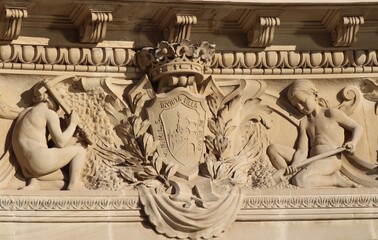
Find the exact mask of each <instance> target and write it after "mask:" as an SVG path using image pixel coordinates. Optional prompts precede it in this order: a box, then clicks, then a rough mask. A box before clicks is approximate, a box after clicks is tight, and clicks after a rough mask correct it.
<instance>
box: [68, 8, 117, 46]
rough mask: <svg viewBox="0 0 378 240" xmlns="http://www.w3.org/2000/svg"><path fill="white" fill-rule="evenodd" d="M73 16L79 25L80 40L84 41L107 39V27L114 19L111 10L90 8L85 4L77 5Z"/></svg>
mask: <svg viewBox="0 0 378 240" xmlns="http://www.w3.org/2000/svg"><path fill="white" fill-rule="evenodd" d="M71 18H72V20H73V22H74V24H75V26H76V27H78V33H79V41H80V42H82V43H98V42H102V41H103V40H104V39H105V35H106V28H107V25H108V23H109V22H111V21H113V15H112V13H111V12H110V11H102V10H97V9H89V8H88V7H87V6H85V5H80V6H79V7H77V8H76V9H75V10H74V11H73V14H71Z"/></svg>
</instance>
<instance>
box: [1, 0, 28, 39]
mask: <svg viewBox="0 0 378 240" xmlns="http://www.w3.org/2000/svg"><path fill="white" fill-rule="evenodd" d="M27 16H28V12H27V11H26V8H8V7H6V8H5V9H4V11H3V12H2V14H1V20H0V39H1V40H15V39H17V38H18V36H19V35H20V31H21V24H22V20H23V19H24V18H27Z"/></svg>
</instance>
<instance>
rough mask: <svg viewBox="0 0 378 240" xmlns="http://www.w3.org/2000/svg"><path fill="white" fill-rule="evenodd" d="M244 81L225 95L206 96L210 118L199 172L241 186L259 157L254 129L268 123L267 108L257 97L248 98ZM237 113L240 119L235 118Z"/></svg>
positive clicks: (259, 142)
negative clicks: (203, 157) (244, 96)
mask: <svg viewBox="0 0 378 240" xmlns="http://www.w3.org/2000/svg"><path fill="white" fill-rule="evenodd" d="M247 89H248V88H246V85H245V82H243V81H242V82H241V85H240V86H239V88H237V90H235V91H233V92H231V93H230V94H228V95H226V96H222V95H220V93H221V92H214V93H213V94H211V95H209V96H208V97H207V101H208V105H209V109H210V111H211V113H212V117H211V118H210V119H209V121H208V127H209V130H210V132H211V135H207V136H206V139H205V143H206V147H207V153H206V154H205V159H204V161H203V163H202V164H201V166H200V167H201V168H200V170H201V172H202V174H204V175H205V176H208V177H210V178H211V179H213V180H224V179H230V180H231V183H232V184H245V183H246V181H247V175H248V171H249V169H250V167H251V164H253V162H255V161H256V160H257V159H259V158H260V157H261V156H262V155H261V153H262V152H263V150H262V149H263V148H264V147H266V146H265V145H264V144H265V143H264V140H263V139H264V137H263V134H261V133H262V132H260V131H259V130H258V129H259V127H258V125H260V124H262V125H264V126H265V127H268V126H269V124H270V121H271V120H270V118H269V116H268V115H269V114H270V113H271V110H270V109H269V107H268V106H265V105H261V104H260V99H259V98H258V96H259V95H260V94H262V93H263V92H264V90H265V87H264V86H263V87H262V88H261V89H259V90H257V93H256V95H255V96H251V97H246V98H243V97H242V95H243V94H244V95H248V94H247V93H246V92H244V91H247ZM238 113H244V114H241V116H238V115H237V114H238Z"/></svg>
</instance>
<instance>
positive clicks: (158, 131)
mask: <svg viewBox="0 0 378 240" xmlns="http://www.w3.org/2000/svg"><path fill="white" fill-rule="evenodd" d="M206 109H207V108H206V103H205V98H204V96H202V95H199V94H193V93H191V92H190V91H189V90H187V89H185V88H177V89H174V90H173V91H171V92H169V93H161V94H157V95H156V97H155V99H154V101H153V103H152V105H151V106H150V107H149V108H147V113H148V117H149V120H150V122H151V126H152V131H153V135H154V138H155V139H156V140H159V143H160V144H159V146H158V152H159V155H160V156H163V157H164V161H165V162H166V163H167V164H169V163H172V162H173V163H174V164H177V165H178V171H177V173H176V175H177V176H179V177H182V178H185V179H187V180H189V179H190V178H192V177H194V176H196V175H197V174H198V164H199V162H200V160H201V158H202V157H203V153H204V131H205V126H206V112H207V111H206Z"/></svg>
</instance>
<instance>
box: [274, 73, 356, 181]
mask: <svg viewBox="0 0 378 240" xmlns="http://www.w3.org/2000/svg"><path fill="white" fill-rule="evenodd" d="M288 99H289V101H290V102H291V104H292V105H293V106H294V107H296V108H297V109H298V110H299V111H300V112H301V113H302V114H304V115H305V117H304V118H303V119H302V120H301V121H300V124H299V134H298V142H297V149H292V148H289V147H286V146H283V145H279V144H272V145H270V146H269V147H268V150H267V153H268V156H269V158H270V160H271V162H272V164H273V166H274V167H275V168H277V169H281V168H286V173H287V174H293V173H295V172H297V170H298V169H297V166H298V164H299V163H300V162H302V161H303V160H305V159H307V158H308V157H313V156H316V155H319V154H322V153H325V152H328V151H331V150H334V149H336V148H337V147H340V146H343V147H344V148H346V151H349V152H350V153H353V152H354V150H355V147H356V144H357V142H358V141H359V139H360V138H361V136H362V134H363V129H362V127H361V126H360V125H359V124H358V123H357V122H355V121H354V120H353V119H351V118H350V117H348V116H347V115H346V114H345V113H344V112H342V111H340V110H338V109H334V108H329V107H328V106H327V105H328V104H327V102H326V100H324V99H322V98H320V97H319V96H318V90H317V89H316V87H315V86H314V84H313V83H312V82H310V81H309V80H297V81H295V82H294V83H292V84H291V86H290V87H289V91H288ZM345 130H346V131H348V132H350V133H351V137H350V139H349V140H348V141H345V142H344V132H345ZM340 168H341V160H340V159H338V157H337V156H330V157H326V158H322V159H320V160H316V161H314V162H312V163H310V164H309V165H307V166H306V167H305V168H303V169H302V170H300V171H299V172H298V173H297V174H296V175H294V177H293V178H292V183H293V184H294V185H297V186H299V187H332V186H334V187H355V186H356V184H355V183H353V182H351V181H349V180H347V179H346V178H344V177H343V176H342V175H341V173H340Z"/></svg>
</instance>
